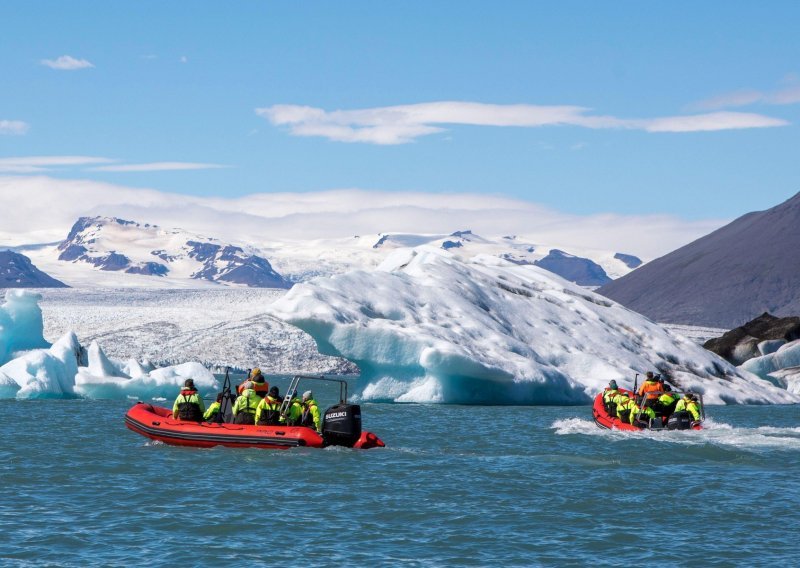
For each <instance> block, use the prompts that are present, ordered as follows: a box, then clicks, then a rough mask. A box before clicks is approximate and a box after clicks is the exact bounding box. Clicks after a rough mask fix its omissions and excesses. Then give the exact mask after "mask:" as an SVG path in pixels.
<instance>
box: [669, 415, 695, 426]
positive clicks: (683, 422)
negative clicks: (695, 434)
mask: <svg viewBox="0 0 800 568" xmlns="http://www.w3.org/2000/svg"><path fill="white" fill-rule="evenodd" d="M691 427H692V415H691V414H689V413H688V412H676V413H675V414H673V415H672V416H670V417H669V421H668V422H667V429H669V430H689V429H690V428H691Z"/></svg>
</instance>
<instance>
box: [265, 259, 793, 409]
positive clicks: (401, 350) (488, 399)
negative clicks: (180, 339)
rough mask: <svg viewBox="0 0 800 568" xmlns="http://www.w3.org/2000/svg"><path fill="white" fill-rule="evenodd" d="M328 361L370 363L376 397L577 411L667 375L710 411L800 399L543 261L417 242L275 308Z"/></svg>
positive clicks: (364, 371)
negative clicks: (573, 407)
mask: <svg viewBox="0 0 800 568" xmlns="http://www.w3.org/2000/svg"><path fill="white" fill-rule="evenodd" d="M271 309H272V311H273V313H274V314H275V315H277V316H278V317H280V318H282V319H284V320H286V321H288V322H290V323H292V324H294V325H296V326H298V327H300V328H301V329H303V330H305V331H306V332H307V333H309V334H310V335H311V336H312V337H313V338H314V339H315V340H316V342H317V345H318V348H319V350H320V352H321V353H324V354H328V355H337V356H341V357H346V358H347V359H350V360H351V361H353V362H355V363H356V364H358V366H359V367H360V369H361V377H362V384H364V387H363V389H362V393H361V396H362V397H363V398H364V399H368V400H394V401H398V402H445V403H468V404H469V403H472V404H497V403H501V404H502V403H507V404H581V403H587V402H589V401H590V400H591V397H592V396H593V395H594V394H595V393H596V392H598V391H599V390H601V389H602V388H603V387H604V386H605V385H606V384H607V382H608V381H609V380H611V379H615V380H616V381H617V382H618V383H620V384H621V385H625V386H628V387H632V386H633V378H634V374H635V373H637V372H638V373H643V372H645V371H648V370H655V369H657V370H658V371H660V372H662V373H667V374H668V375H669V377H670V380H671V382H672V383H673V384H675V385H677V386H678V387H681V388H685V389H692V390H695V391H698V392H701V393H704V395H705V400H706V402H710V403H785V402H797V401H800V398H799V397H797V396H795V395H793V394H790V393H788V392H787V391H786V390H784V389H780V388H778V387H776V386H775V385H773V384H772V383H770V382H768V381H765V380H762V379H760V378H758V377H756V376H754V375H751V374H749V373H747V372H743V371H740V370H738V369H736V367H734V366H732V365H730V364H729V363H727V362H726V361H724V360H723V359H721V358H719V357H717V356H716V355H714V354H713V353H711V352H709V351H706V350H705V349H703V348H702V347H701V346H699V345H697V344H695V343H693V342H691V341H690V340H688V339H686V338H684V337H682V336H679V335H673V334H671V333H669V332H668V331H667V330H665V329H664V328H662V327H660V326H659V325H657V324H655V323H653V322H651V321H650V320H648V319H646V318H644V317H643V316H640V315H639V314H637V313H635V312H632V311H630V310H628V309H626V308H624V307H622V306H620V305H618V304H616V303H614V302H612V301H610V300H608V299H606V298H603V297H601V296H598V295H596V294H594V293H592V292H589V291H587V290H585V289H583V288H581V287H579V286H577V285H574V284H572V283H570V282H567V281H566V280H563V279H562V278H560V277H558V276H556V275H554V274H553V273H550V272H547V271H545V270H542V269H539V268H537V267H535V266H518V265H515V264H512V263H510V262H507V261H504V260H501V259H498V258H495V257H489V256H479V257H475V258H473V259H471V260H470V261H466V262H463V261H459V260H457V259H456V258H455V257H453V256H452V255H450V254H449V253H447V252H444V251H439V250H436V249H431V248H427V247H420V248H417V249H405V250H400V251H397V252H396V253H394V254H393V255H392V256H390V257H388V258H387V259H386V261H385V262H384V263H383V264H382V265H381V266H380V267H379V268H378V269H377V270H375V271H370V272H367V271H354V272H350V273H348V274H344V275H339V276H334V277H330V278H317V279H314V280H312V281H310V282H308V283H305V284H299V285H296V286H295V287H294V288H292V290H291V291H289V293H288V294H287V295H286V296H284V297H283V298H281V299H279V300H278V301H277V302H275V303H274V304H272V307H271Z"/></svg>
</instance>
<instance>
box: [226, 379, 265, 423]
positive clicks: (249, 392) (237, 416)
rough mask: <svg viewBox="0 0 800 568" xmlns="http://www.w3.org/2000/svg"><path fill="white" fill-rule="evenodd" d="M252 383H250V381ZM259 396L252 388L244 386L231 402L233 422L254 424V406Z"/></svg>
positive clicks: (256, 405) (256, 404)
mask: <svg viewBox="0 0 800 568" xmlns="http://www.w3.org/2000/svg"><path fill="white" fill-rule="evenodd" d="M251 384H252V383H251ZM259 402H261V398H260V397H259V396H258V395H257V394H256V391H254V390H253V389H252V388H246V389H244V390H243V391H242V394H240V395H239V396H238V397H237V398H236V402H234V403H233V409H232V412H233V423H234V424H255V423H256V408H258V403H259Z"/></svg>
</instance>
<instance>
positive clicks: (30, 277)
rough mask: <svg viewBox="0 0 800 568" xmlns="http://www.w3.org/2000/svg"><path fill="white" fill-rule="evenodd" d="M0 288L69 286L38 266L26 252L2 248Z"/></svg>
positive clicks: (0, 256) (0, 255)
mask: <svg viewBox="0 0 800 568" xmlns="http://www.w3.org/2000/svg"><path fill="white" fill-rule="evenodd" d="M0 288H69V286H67V285H66V284H64V283H63V282H61V281H59V280H56V279H55V278H53V277H52V276H50V275H49V274H46V273H45V272H42V271H41V270H39V269H38V268H36V267H35V266H34V265H33V263H32V262H31V259H29V258H28V257H27V256H25V255H24V254H20V253H18V252H14V251H10V250H0Z"/></svg>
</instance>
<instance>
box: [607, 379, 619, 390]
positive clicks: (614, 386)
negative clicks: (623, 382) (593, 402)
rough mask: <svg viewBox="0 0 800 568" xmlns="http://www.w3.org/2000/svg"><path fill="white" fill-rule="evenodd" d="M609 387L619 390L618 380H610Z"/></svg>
mask: <svg viewBox="0 0 800 568" xmlns="http://www.w3.org/2000/svg"><path fill="white" fill-rule="evenodd" d="M608 388H610V389H611V390H617V381H615V380H611V381H609V382H608Z"/></svg>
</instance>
